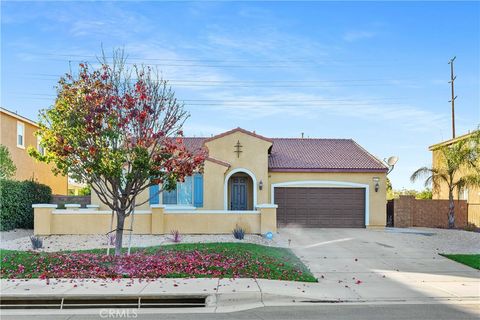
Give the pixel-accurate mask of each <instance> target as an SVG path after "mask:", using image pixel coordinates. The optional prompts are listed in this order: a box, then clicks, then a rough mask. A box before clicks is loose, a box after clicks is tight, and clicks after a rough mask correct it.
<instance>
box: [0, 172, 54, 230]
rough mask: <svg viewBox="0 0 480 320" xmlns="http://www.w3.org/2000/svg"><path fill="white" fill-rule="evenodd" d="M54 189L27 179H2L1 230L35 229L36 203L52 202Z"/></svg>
mask: <svg viewBox="0 0 480 320" xmlns="http://www.w3.org/2000/svg"><path fill="white" fill-rule="evenodd" d="M51 198H52V189H50V187H49V186H46V185H44V184H41V183H38V182H35V181H31V180H25V181H13V180H0V230H2V231H6V230H12V229H15V228H24V229H33V208H32V204H34V203H50V200H51Z"/></svg>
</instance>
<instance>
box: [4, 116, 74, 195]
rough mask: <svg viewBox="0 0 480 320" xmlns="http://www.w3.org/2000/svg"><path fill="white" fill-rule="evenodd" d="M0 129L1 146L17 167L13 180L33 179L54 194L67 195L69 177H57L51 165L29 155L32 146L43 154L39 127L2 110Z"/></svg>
mask: <svg viewBox="0 0 480 320" xmlns="http://www.w3.org/2000/svg"><path fill="white" fill-rule="evenodd" d="M0 127H1V132H0V144H3V145H5V146H7V148H8V150H9V151H10V155H11V157H12V161H13V163H14V164H15V166H16V167H17V171H16V173H15V176H14V177H13V179H15V180H31V179H33V180H34V181H37V182H39V183H43V184H46V185H48V186H50V188H52V193H53V194H62V195H64V194H67V177H63V176H60V175H59V176H55V175H54V174H53V173H52V170H51V166H50V165H48V164H45V163H41V162H38V161H37V160H35V159H33V158H32V157H30V156H29V154H28V147H30V146H33V147H35V148H37V149H38V151H39V152H43V150H42V148H41V146H40V145H39V140H38V138H37V137H36V136H35V135H34V133H35V132H36V131H37V130H38V125H37V124H36V123H35V122H34V121H32V120H29V119H27V118H25V117H22V116H20V115H18V114H17V113H15V112H12V111H9V110H6V109H4V108H0Z"/></svg>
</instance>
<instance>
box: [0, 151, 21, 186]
mask: <svg viewBox="0 0 480 320" xmlns="http://www.w3.org/2000/svg"><path fill="white" fill-rule="evenodd" d="M16 171H17V167H16V166H15V164H14V163H13V161H12V158H11V157H10V151H8V148H7V147H6V146H4V145H3V144H0V179H10V178H12V177H13V176H14V175H15V172H16Z"/></svg>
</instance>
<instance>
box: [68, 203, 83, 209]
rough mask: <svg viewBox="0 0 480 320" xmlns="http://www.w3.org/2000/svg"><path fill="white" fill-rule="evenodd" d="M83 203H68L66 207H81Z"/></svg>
mask: <svg viewBox="0 0 480 320" xmlns="http://www.w3.org/2000/svg"><path fill="white" fill-rule="evenodd" d="M80 207H81V205H80V204H78V203H66V204H65V208H80Z"/></svg>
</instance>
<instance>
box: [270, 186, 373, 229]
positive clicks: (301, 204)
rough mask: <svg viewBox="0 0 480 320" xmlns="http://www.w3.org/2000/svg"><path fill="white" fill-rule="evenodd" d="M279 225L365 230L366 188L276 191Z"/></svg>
mask: <svg viewBox="0 0 480 320" xmlns="http://www.w3.org/2000/svg"><path fill="white" fill-rule="evenodd" d="M275 203H276V204H277V205H278V209H277V223H278V225H279V226H289V225H290V226H300V227H311V228H363V227H365V189H363V188H275Z"/></svg>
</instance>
